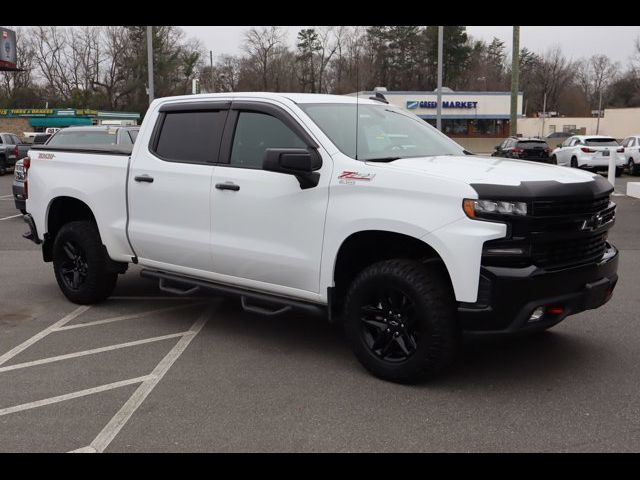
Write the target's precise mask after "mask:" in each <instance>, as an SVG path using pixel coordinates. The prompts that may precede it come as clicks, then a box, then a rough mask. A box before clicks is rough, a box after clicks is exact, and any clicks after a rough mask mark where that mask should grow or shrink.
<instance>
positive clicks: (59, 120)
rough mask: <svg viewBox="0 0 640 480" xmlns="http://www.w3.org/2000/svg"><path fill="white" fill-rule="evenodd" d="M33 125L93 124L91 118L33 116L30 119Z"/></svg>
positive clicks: (67, 125)
mask: <svg viewBox="0 0 640 480" xmlns="http://www.w3.org/2000/svg"><path fill="white" fill-rule="evenodd" d="M29 125H31V126H32V127H58V128H62V127H71V126H73V125H93V122H92V121H91V119H90V118H82V117H32V118H30V119H29Z"/></svg>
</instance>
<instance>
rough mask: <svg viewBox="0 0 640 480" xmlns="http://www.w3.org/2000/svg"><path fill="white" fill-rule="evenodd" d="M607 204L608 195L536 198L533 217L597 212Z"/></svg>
mask: <svg viewBox="0 0 640 480" xmlns="http://www.w3.org/2000/svg"><path fill="white" fill-rule="evenodd" d="M608 205H609V195H607V196H606V197H601V198H595V199H594V198H590V199H585V200H575V199H567V200H536V201H534V202H533V212H532V213H533V216H534V217H556V216H563V215H580V214H591V213H597V212H599V211H601V210H604V209H605V208H607V207H608Z"/></svg>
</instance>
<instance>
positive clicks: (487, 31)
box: [181, 26, 640, 65]
mask: <svg viewBox="0 0 640 480" xmlns="http://www.w3.org/2000/svg"><path fill="white" fill-rule="evenodd" d="M181 28H183V29H184V31H185V32H186V33H187V35H188V36H190V37H196V38H199V39H200V40H201V41H202V42H203V43H204V45H205V47H206V48H207V50H213V55H214V57H217V56H218V55H220V54H223V53H228V54H238V53H241V50H240V45H241V43H242V33H243V32H244V31H245V30H247V29H248V28H250V27H248V26H222V27H212V26H204V27H202V26H188V27H181ZM284 28H285V29H287V31H288V33H289V42H290V44H291V46H294V45H295V38H296V35H297V33H298V31H299V30H300V29H301V28H305V27H302V26H287V27H284ZM467 32H468V33H469V34H470V35H472V36H473V37H475V38H481V39H484V40H489V41H490V40H491V39H492V38H493V37H494V36H496V37H498V38H500V39H501V40H504V42H505V44H506V46H507V49H508V50H510V49H511V35H512V30H511V27H510V26H493V27H491V26H469V27H467ZM638 36H640V27H638V26H635V27H634V26H614V27H607V26H605V27H602V26H591V27H586V26H568V27H561V26H552V27H534V26H523V27H521V28H520V45H521V47H527V48H529V49H530V50H533V51H535V52H538V53H541V52H543V51H545V50H546V49H547V48H549V47H551V46H553V45H560V46H561V47H562V49H563V51H564V52H565V54H566V55H567V56H569V57H571V58H573V59H577V58H579V57H588V56H590V55H593V54H595V53H603V54H605V55H609V57H611V59H613V60H614V61H619V62H621V63H622V64H623V65H624V64H625V63H626V62H628V60H629V56H631V55H632V54H633V50H634V41H635V39H636V38H637V37H638ZM445 48H446V47H445Z"/></svg>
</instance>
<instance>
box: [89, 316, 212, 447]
mask: <svg viewBox="0 0 640 480" xmlns="http://www.w3.org/2000/svg"><path fill="white" fill-rule="evenodd" d="M212 313H213V306H212V307H209V308H207V309H206V311H205V312H204V313H203V314H202V315H201V316H200V317H199V318H198V320H196V322H195V323H194V324H193V325H192V326H191V328H190V329H189V331H188V332H187V334H186V335H185V336H183V337H182V338H181V339H180V341H178V343H177V344H176V345H175V346H174V347H173V348H172V349H171V350H170V351H169V353H167V355H166V356H165V357H164V358H163V359H162V360H161V361H160V363H159V364H158V365H157V366H156V368H154V369H153V372H151V375H150V378H149V379H148V380H145V381H144V382H143V383H142V385H140V386H139V387H138V388H137V389H136V391H135V392H134V393H133V395H131V397H130V398H129V400H127V402H126V403H125V404H124V405H123V406H122V408H121V409H120V410H119V411H118V413H116V414H115V416H114V417H113V418H112V419H111V420H110V421H109V423H108V424H107V425H106V426H105V427H104V428H103V429H102V431H101V432H100V433H99V434H98V436H97V437H96V438H95V439H94V440H93V441H92V442H91V444H90V445H89V446H90V447H93V448H94V449H95V450H96V451H97V452H104V450H105V449H106V448H107V447H108V446H109V444H110V443H111V442H112V440H113V439H114V438H115V436H116V435H118V433H119V432H120V430H121V429H122V427H124V425H125V424H126V423H127V421H128V420H129V419H130V418H131V416H132V415H133V414H134V413H135V411H136V410H137V409H138V407H139V406H140V405H141V404H142V402H144V400H145V399H146V398H147V396H148V395H149V394H150V393H151V391H152V390H153V389H154V388H155V386H156V385H157V384H158V382H160V380H162V377H164V375H165V374H166V373H167V371H168V370H169V369H170V368H171V366H172V365H173V364H174V363H175V361H176V360H177V359H178V358H180V355H182V353H183V352H184V351H185V350H186V348H187V347H188V346H189V343H191V341H192V340H193V339H194V338H195V337H196V335H197V334H198V333H199V332H200V330H202V327H204V325H205V324H206V323H207V320H208V319H209V317H210V316H211V314H212Z"/></svg>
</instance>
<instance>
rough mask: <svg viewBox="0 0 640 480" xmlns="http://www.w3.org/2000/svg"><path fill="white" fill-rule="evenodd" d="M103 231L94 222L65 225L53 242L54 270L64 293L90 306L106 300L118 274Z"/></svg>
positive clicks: (71, 298)
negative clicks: (104, 243)
mask: <svg viewBox="0 0 640 480" xmlns="http://www.w3.org/2000/svg"><path fill="white" fill-rule="evenodd" d="M108 260H109V259H108V257H107V255H106V252H105V250H104V248H103V246H102V241H101V240H100V233H99V232H98V229H97V227H96V226H95V224H93V223H92V222H87V221H77V222H70V223H67V224H66V225H64V226H63V227H62V228H61V229H60V231H59V232H58V234H57V235H56V238H55V241H54V243H53V269H54V272H55V275H56V280H57V282H58V286H59V287H60V289H61V290H62V293H64V295H65V296H66V297H67V298H68V299H69V300H71V301H72V302H73V303H79V304H81V305H89V304H93V303H98V302H100V301H102V300H105V299H106V298H107V297H109V295H111V292H113V289H114V288H115V286H116V281H117V280H118V274H117V273H112V272H110V271H109V269H108Z"/></svg>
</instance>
